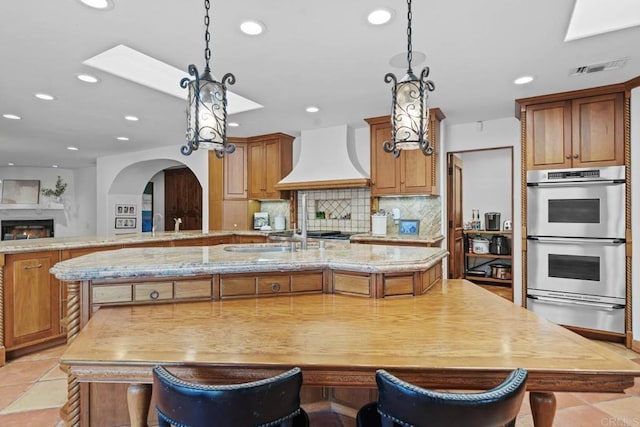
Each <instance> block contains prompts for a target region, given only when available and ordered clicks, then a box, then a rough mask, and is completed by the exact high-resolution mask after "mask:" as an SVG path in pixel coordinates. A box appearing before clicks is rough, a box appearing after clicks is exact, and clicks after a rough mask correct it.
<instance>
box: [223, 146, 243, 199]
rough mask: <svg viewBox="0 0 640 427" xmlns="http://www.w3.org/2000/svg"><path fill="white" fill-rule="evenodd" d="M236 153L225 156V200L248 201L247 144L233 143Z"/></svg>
mask: <svg viewBox="0 0 640 427" xmlns="http://www.w3.org/2000/svg"><path fill="white" fill-rule="evenodd" d="M233 143H234V144H235V145H236V151H234V152H233V153H231V154H228V155H226V156H224V159H223V170H224V179H223V186H224V194H223V198H224V200H232V199H241V200H247V191H248V188H249V183H248V182H247V143H246V142H239V141H235V140H234V141H233Z"/></svg>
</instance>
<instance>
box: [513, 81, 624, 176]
mask: <svg viewBox="0 0 640 427" xmlns="http://www.w3.org/2000/svg"><path fill="white" fill-rule="evenodd" d="M560 95H562V94H560ZM560 95H559V96H560ZM576 95H577V93H573V95H571V93H569V94H567V95H566V97H567V98H566V99H554V100H552V101H549V97H539V98H528V99H524V100H518V102H519V103H520V106H521V110H520V114H521V117H522V115H523V114H526V130H525V132H526V135H525V136H526V149H527V170H534V169H561V168H588V167H602V166H618V165H624V127H623V123H624V93H623V92H616V93H606V94H598V95H594V96H576ZM556 98H557V97H556ZM536 99H537V100H538V102H536ZM545 101H549V102H545Z"/></svg>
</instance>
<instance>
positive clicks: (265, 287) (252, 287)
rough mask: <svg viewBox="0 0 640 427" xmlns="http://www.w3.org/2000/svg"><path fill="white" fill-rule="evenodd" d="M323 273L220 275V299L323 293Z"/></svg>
mask: <svg viewBox="0 0 640 427" xmlns="http://www.w3.org/2000/svg"><path fill="white" fill-rule="evenodd" d="M322 283H323V273H322V271H302V272H293V273H261V274H259V275H256V274H253V273H240V274H222V275H220V298H222V299H225V298H232V297H233V298H237V297H255V296H268V295H281V294H290V293H292V292H293V293H301V292H322Z"/></svg>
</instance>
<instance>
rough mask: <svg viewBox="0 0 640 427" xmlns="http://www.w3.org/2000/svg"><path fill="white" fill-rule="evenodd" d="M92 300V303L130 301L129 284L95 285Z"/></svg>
mask: <svg viewBox="0 0 640 427" xmlns="http://www.w3.org/2000/svg"><path fill="white" fill-rule="evenodd" d="M92 300H93V301H92V302H93V303H94V304H107V303H110V302H130V301H131V300H132V295H131V285H112V286H95V287H94V288H93V295H92Z"/></svg>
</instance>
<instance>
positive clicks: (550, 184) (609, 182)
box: [527, 179, 625, 188]
mask: <svg viewBox="0 0 640 427" xmlns="http://www.w3.org/2000/svg"><path fill="white" fill-rule="evenodd" d="M624 183H625V180H624V179H608V180H600V181H565V182H527V187H534V188H535V187H580V186H583V185H618V184H624Z"/></svg>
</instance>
